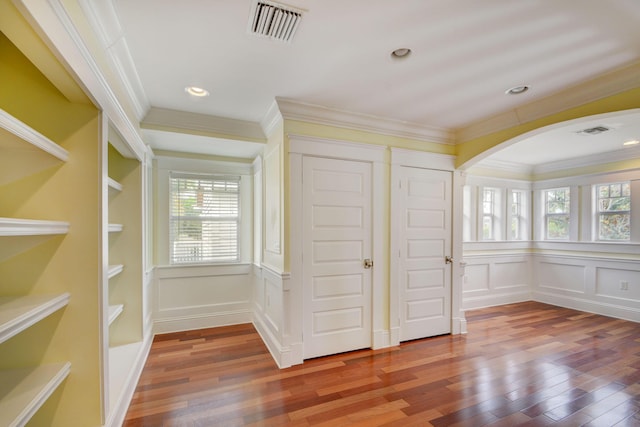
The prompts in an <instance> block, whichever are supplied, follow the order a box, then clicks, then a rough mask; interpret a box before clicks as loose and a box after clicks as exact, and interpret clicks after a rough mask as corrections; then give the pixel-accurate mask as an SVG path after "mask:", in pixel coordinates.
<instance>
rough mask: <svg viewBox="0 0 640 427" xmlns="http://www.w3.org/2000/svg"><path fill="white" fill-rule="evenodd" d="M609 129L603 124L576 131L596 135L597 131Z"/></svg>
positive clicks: (601, 131)
mask: <svg viewBox="0 0 640 427" xmlns="http://www.w3.org/2000/svg"><path fill="white" fill-rule="evenodd" d="M609 130H611V129H610V128H608V127H605V126H594V127H592V128H587V129H582V130H580V131H578V133H579V134H582V135H598V134H599V133H603V132H607V131H609Z"/></svg>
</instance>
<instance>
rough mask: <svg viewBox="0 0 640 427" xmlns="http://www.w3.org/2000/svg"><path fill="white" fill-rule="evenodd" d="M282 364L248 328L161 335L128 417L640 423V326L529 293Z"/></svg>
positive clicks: (241, 421) (222, 421)
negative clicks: (388, 337)
mask: <svg viewBox="0 0 640 427" xmlns="http://www.w3.org/2000/svg"><path fill="white" fill-rule="evenodd" d="M467 320H468V329H469V333H468V334H466V335H454V336H450V335H447V336H440V337H435V338H430V339H423V340H417V341H411V342H407V343H403V344H402V345H400V346H399V347H393V348H387V349H383V350H377V351H373V350H361V351H356V352H351V353H345V354H340V355H335V356H329V357H323V358H318V359H313V360H308V361H306V362H305V363H304V364H302V365H298V366H295V367H292V368H288V369H284V370H279V369H278V368H277V367H276V365H275V363H274V362H273V360H272V359H271V356H270V355H269V353H268V351H267V349H266V347H265V346H264V344H263V343H262V341H261V339H260V337H259V335H258V334H257V333H256V331H255V329H254V328H253V326H252V325H237V326H228V327H222V328H214V329H204V330H199V331H190V332H181V333H174V334H166V335H160V336H157V337H156V339H155V341H154V343H153V346H152V349H151V353H150V356H149V359H148V360H147V364H146V366H145V368H144V371H143V373H142V377H141V379H140V382H139V384H138V387H137V390H136V392H135V395H134V397H133V400H132V402H131V406H130V408H129V411H128V413H127V417H126V421H125V424H124V425H125V426H128V427H133V426H154V427H155V426H194V427H196V426H285V425H286V426H310V425H313V426H331V427H337V426H343V425H348V426H402V427H407V426H438V427H439V426H447V427H448V426H474V427H475V426H482V425H490V426H516V425H522V426H548V425H556V426H581V425H585V426H632V425H634V426H635V425H640V412H639V410H640V324H638V323H633V322H628V321H624V320H618V319H612V318H608V317H603V316H598V315H594V314H588V313H582V312H578V311H575V310H570V309H565V308H559V307H554V306H550V305H545V304H541V303H534V302H527V303H520V304H511V305H504V306H499V307H492V308H487V309H481V310H475V311H470V312H467Z"/></svg>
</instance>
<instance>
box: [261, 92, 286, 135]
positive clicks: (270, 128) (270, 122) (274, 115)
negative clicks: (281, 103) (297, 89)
mask: <svg viewBox="0 0 640 427" xmlns="http://www.w3.org/2000/svg"><path fill="white" fill-rule="evenodd" d="M280 123H282V114H281V113H280V109H279V108H278V102H277V101H275V100H274V101H273V102H272V103H271V106H269V109H268V110H267V112H266V114H265V115H264V117H263V118H262V120H261V121H260V127H261V128H262V132H264V134H265V135H266V136H267V138H269V137H271V134H272V133H273V132H274V131H275V130H276V129H277V127H278V125H279V124H280Z"/></svg>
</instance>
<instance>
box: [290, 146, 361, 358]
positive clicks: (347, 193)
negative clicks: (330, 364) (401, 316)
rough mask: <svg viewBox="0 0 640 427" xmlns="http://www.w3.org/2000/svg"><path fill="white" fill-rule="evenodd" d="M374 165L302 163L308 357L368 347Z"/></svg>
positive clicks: (317, 160)
mask: <svg viewBox="0 0 640 427" xmlns="http://www.w3.org/2000/svg"><path fill="white" fill-rule="evenodd" d="M371 174H372V169H371V164H370V163H365V162H357V161H348V160H335V159H325V158H317V157H304V159H303V182H302V188H303V218H302V223H303V242H304V243H303V253H302V258H303V260H302V265H303V283H304V284H303V286H304V290H303V293H304V297H303V298H304V314H303V317H304V326H303V333H304V336H303V340H304V357H305V358H311V357H318V356H324V355H328V354H335V353H341V352H345V351H350V350H357V349H360V348H369V347H371V344H372V338H371V283H372V275H371V269H372V267H367V266H365V264H366V262H365V261H366V260H367V259H370V258H371V253H372V252H371Z"/></svg>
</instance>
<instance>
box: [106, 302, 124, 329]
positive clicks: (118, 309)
mask: <svg viewBox="0 0 640 427" xmlns="http://www.w3.org/2000/svg"><path fill="white" fill-rule="evenodd" d="M123 310H124V305H122V304H118V305H110V306H109V324H112V323H113V321H114V320H116V319H117V318H118V316H120V315H121V314H122V311H123Z"/></svg>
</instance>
